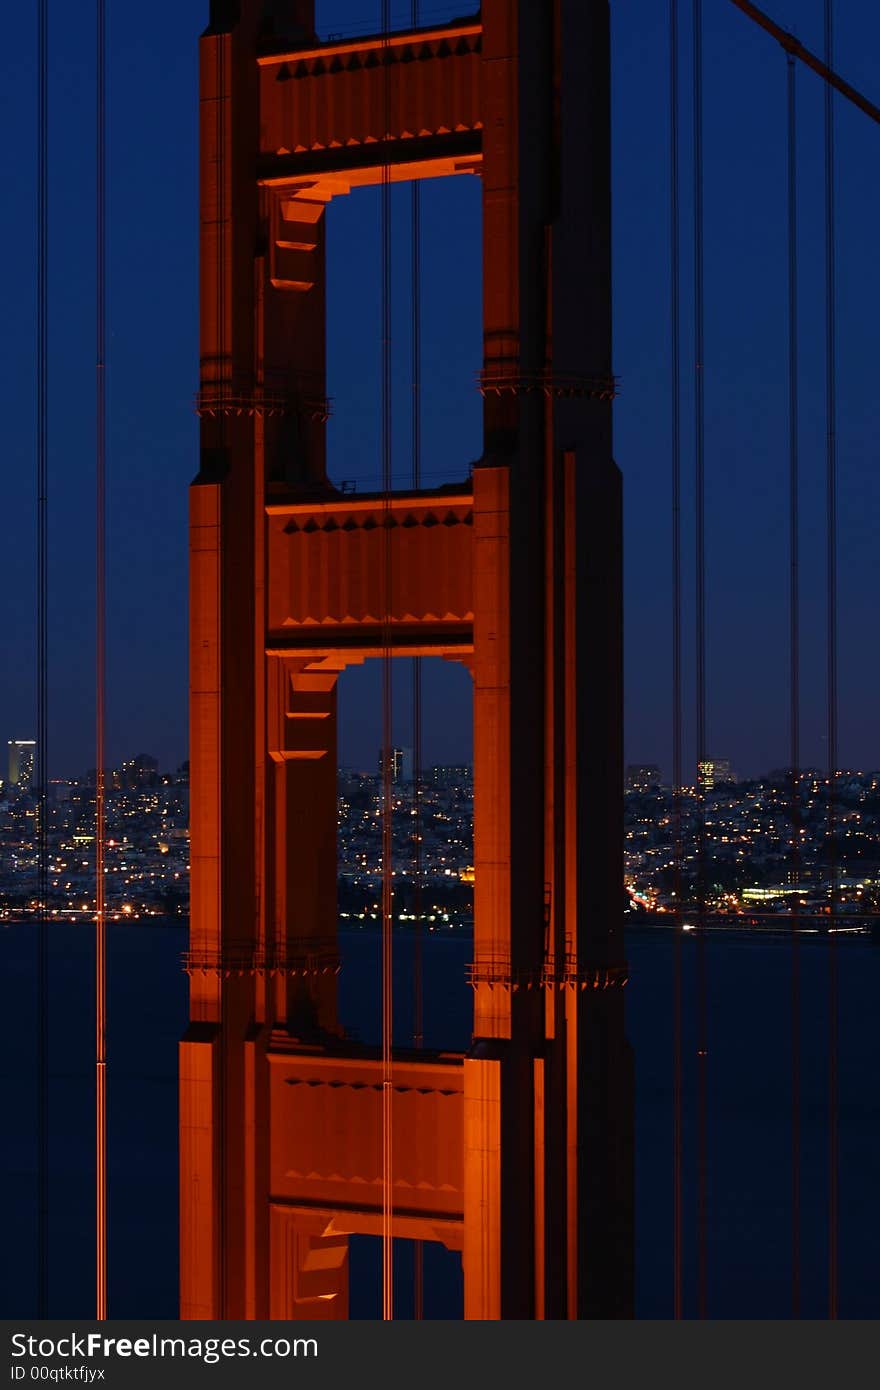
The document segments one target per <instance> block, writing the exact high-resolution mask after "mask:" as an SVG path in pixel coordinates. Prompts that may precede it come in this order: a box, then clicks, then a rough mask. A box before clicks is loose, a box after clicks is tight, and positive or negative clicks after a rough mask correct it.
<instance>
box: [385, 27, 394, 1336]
mask: <svg viewBox="0 0 880 1390" xmlns="http://www.w3.org/2000/svg"><path fill="white" fill-rule="evenodd" d="M390 28H391V5H390V0H382V57H383V60H384V88H385V103H384V105H385V112H384V116H385V119H384V130H383V143H384V144H385V145H386V149H385V150H384V151H383V163H382V496H383V513H384V515H383V522H384V526H383V538H384V544H383V569H384V583H383V614H382V616H383V628H384V631H383V634H382V647H383V651H382V1317H383V1319H384V1320H385V1321H386V1322H387V1321H391V1320H392V1319H393V1317H394V1291H393V1277H392V1276H393V1225H392V1222H393V1187H392V1181H393V1177H392V1140H393V1127H392V1112H391V1107H392V1101H393V1090H392V1056H391V1048H392V1041H393V1022H394V1021H393V994H392V940H391V931H392V909H393V888H392V877H391V874H392V864H391V859H392V852H393V840H392V813H393V808H392V803H391V788H392V766H391V740H392V703H391V460H392V452H391V168H390V165H389V163H388V155H387V141H388V136H389V132H390V128H391V82H390V77H391V73H390V60H391V49H390V44H389V31H390Z"/></svg>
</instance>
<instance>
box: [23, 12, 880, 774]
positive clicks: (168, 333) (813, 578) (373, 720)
mask: <svg viewBox="0 0 880 1390" xmlns="http://www.w3.org/2000/svg"><path fill="white" fill-rule="evenodd" d="M767 3H768V7H769V8H770V9H771V11H772V13H773V16H774V17H775V18H776V19H778V20H779V22H780V23H782V24H784V25H785V26H787V27H789V28H796V29H797V32H798V33H799V35H800V37H801V38H802V39H803V40H804V42H805V43H807V44H809V45H811V46H813V47H816V48H818V47H820V45H821V33H822V23H821V19H822V3H821V0H767ZM462 8H465V9H466V8H467V7H466V6H462V5H461V4H445V5H442V4H437V3H432V0H424V4H423V7H422V9H423V14H424V17H425V18H426V19H437V20H440V19H443V18H447V17H449V16H451V15H453V14H455V13H457V12H460V11H461V10H462ZM680 8H681V9H682V13H683V18H682V29H683V34H682V58H683V77H685V78H686V76H687V72H688V62H689V52H690V50H689V40H690V35H689V32H688V23H687V18H688V14H689V10H690V7H689V5H688V4H687V3H686V0H682V3H681V6H680ZM395 9H396V10H397V11H399V14H397V15H396V17H397V18H400V19H401V20H403V19H404V18H405V17H406V16H407V15H408V13H409V4H408V0H407V3H406V4H404V5H400V6H396V7H395ZM50 10H51V26H52V27H51V41H50V48H51V76H50V121H51V152H50V164H51V186H50V238H51V246H50V285H51V309H50V314H51V322H50V339H51V357H50V399H51V418H50V440H49V447H50V543H51V564H50V580H51V596H50V666H51V671H50V675H51V690H50V735H51V748H50V771H51V772H52V773H53V774H56V775H64V774H67V773H74V772H76V771H78V770H80V769H82V768H84V767H85V766H87V765H88V764H90V763H91V762H93V761H94V754H93V731H92V723H93V707H94V700H93V658H94V639H93V632H94V619H93V601H94V575H93V553H94V546H93V541H94V529H93V485H94V472H93V443H94V373H93V362H94V254H93V230H94V92H93V71H94V69H93V47H94V31H93V27H92V16H91V14H90V12H89V7H81V6H77V7H72V6H63V5H61V4H60V3H58V0H50ZM318 10H319V17H320V23H321V29H322V32H323V33H325V34H326V33H328V32H338V31H343V30H345V31H349V30H351V29H352V28H359V29H361V30H362V31H366V30H368V29H371V28H374V27H375V25H376V21H377V19H378V15H379V11H380V6H379V4H378V0H373V2H372V3H363V0H349V2H348V3H346V0H326V3H320V0H319V5H318ZM836 11H837V40H836V64H837V66H838V68H839V69H840V70H841V71H842V72H843V73H844V75H845V76H846V77H848V78H849V79H850V80H851V81H852V82H854V83H855V84H856V85H858V86H861V87H862V88H863V89H864V90H865V91H866V92H867V93H868V94H869V95H871V96H872V97H873V98H874V99H875V100H876V99H877V98H878V96H880V87H878V82H877V77H876V72H877V63H876V55H877V52H878V47H880V10H878V9H877V7H876V6H874V5H873V4H869V3H867V2H866V0H837V5H836ZM108 12H109V62H110V120H111V134H110V148H109V169H110V173H109V180H110V214H109V215H110V262H109V269H110V274H109V296H110V330H111V336H110V376H109V383H110V458H109V471H110V503H109V515H110V523H111V535H110V549H109V561H108V563H109V591H110V600H109V614H110V626H109V644H110V648H109V649H110V665H109V691H110V694H109V709H108V720H109V739H108V754H109V757H110V760H111V761H113V762H117V761H119V760H121V759H122V758H123V757H125V756H128V755H130V754H131V753H133V752H137V751H140V750H146V751H150V752H153V753H155V754H156V755H157V756H158V757H159V758H160V760H161V762H162V764H163V765H165V766H168V765H174V764H175V763H176V762H178V761H179V760H180V759H181V758H182V757H184V756H186V506H187V496H186V491H187V484H188V483H189V481H190V479H191V477H192V476H193V474H194V472H195V469H196V448H197V430H196V423H197V422H196V417H195V415H194V414H193V409H192V402H193V393H194V391H195V390H196V387H197V367H198V346H197V302H196V265H197V180H196V166H197V146H196V115H197V66H196V57H197V38H198V34H199V32H200V30H201V29H202V28H203V26H204V23H205V20H206V13H207V0H154V3H153V4H151V5H150V6H149V8H148V9H145V8H143V7H140V6H132V5H129V4H127V3H123V0H109V3H108ZM666 14H667V5H666V3H665V0H614V3H613V4H612V17H613V62H614V119H615V124H614V170H615V179H614V231H615V239H614V293H615V368H616V371H617V373H618V374H619V376H620V378H621V385H622V394H621V396H620V399H619V401H618V403H617V406H616V427H615V428H616V436H615V437H616V446H615V451H616V457H617V460H618V462H619V464H620V466H621V468H622V470H623V473H624V478H625V499H626V584H627V757H628V758H629V759H630V760H632V761H657V762H660V763H662V764H664V765H665V766H666V767H667V768H668V765H669V683H670V677H669V626H670V619H669V593H670V585H669V575H670V561H669V534H670V533H669V511H670V508H669V368H668V314H669V262H668V252H669V240H668V199H667V190H668V124H667V105H668V96H667V91H668V89H667V81H668V74H667V61H666V60H667V35H666ZM84 15H85V19H84V18H83V16H84ZM5 25H6V42H5V43H4V46H3V56H2V58H0V74H2V81H0V129H2V136H0V139H2V148H3V167H4V174H5V187H6V206H7V216H6V217H5V218H4V220H3V224H2V227H0V245H2V252H3V255H2V262H3V264H4V266H5V267H6V282H5V285H4V294H3V300H4V315H3V322H4V332H3V334H2V337H0V407H2V408H0V431H2V434H0V447H2V459H3V494H2V495H3V507H2V516H3V527H2V536H3V545H2V558H3V564H4V570H5V574H4V583H3V585H2V588H0V594H2V603H0V631H2V633H3V645H4V659H3V667H2V670H3V678H2V682H0V742H2V741H5V739H7V738H13V737H27V736H30V735H31V734H32V732H33V727H34V722H35V719H34V677H33V672H34V657H33V628H34V612H35V597H34V482H33V478H34V462H33V460H34V388H33V363H34V346H33V345H34V328H33V324H34V221H33V208H34V168H35V88H34V58H33V55H34V50H35V33H34V17H33V14H32V13H30V12H28V10H27V8H26V7H23V6H21V7H14V8H13V9H12V10H11V11H10V12H9V13H8V15H7V16H6V17H5ZM704 34H705V56H706V124H705V157H706V190H705V198H706V239H705V248H706V250H705V257H706V378H705V379H706V408H707V432H706V457H707V472H708V488H707V528H708V556H709V567H708V613H709V618H710V637H709V661H708V700H709V719H708V729H709V745H710V751H712V752H714V753H715V754H716V755H718V756H729V757H730V758H731V759H732V760H733V762H734V764H735V766H736V767H737V768H738V769H740V770H741V771H743V772H751V771H757V770H759V769H761V768H764V767H768V766H772V765H774V764H777V763H781V762H784V761H785V759H786V749H787V737H788V735H787V691H786V679H787V655H786V641H787V610H786V604H787V550H786V544H785V541H786V529H785V528H786V525H787V494H786V478H787V453H786V447H787V446H786V432H785V431H786V403H787V394H786V391H787V388H786V376H785V370H786V362H785V348H786V320H785V305H786V282H785V272H786V261H785V254H786V251H785V220H784V206H785V204H784V200H785V184H784V178H785V126H784V110H785V107H784V80H785V74H784V68H785V64H784V59H783V57H782V55H781V53H780V51H779V50H778V49H777V47H776V46H775V45H774V44H773V43H772V42H771V41H770V40H769V39H768V38H767V37H766V36H764V35H763V34H761V33H760V32H758V31H757V30H755V29H754V28H753V27H752V26H751V25H750V24H749V22H748V21H747V20H746V19H744V17H743V16H742V15H741V14H739V13H738V12H737V11H736V10H735V9H734V7H733V6H732V5H731V4H730V3H729V2H728V0H704ZM798 89H799V103H800V112H801V117H802V119H801V126H800V172H801V184H800V216H801V232H802V235H801V244H800V256H801V272H802V294H801V304H800V311H801V361H802V369H803V374H802V381H801V403H802V410H801V432H802V465H803V499H802V521H803V530H802V545H803V634H802V636H803V650H804V677H803V682H802V686H803V742H804V758H805V760H810V759H812V760H816V761H824V758H825V752H824V745H823V741H822V727H823V720H824V624H825V612H824V604H823V598H822V594H823V576H824V555H823V536H824V521H823V510H822V509H823V500H824V499H823V469H824V459H823V437H824V428H825V426H824V414H823V389H824V388H823V382H824V355H823V343H824V320H823V313H824V301H823V280H822V273H823V250H822V226H823V212H822V145H821V136H822V126H821V115H822V88H821V84H820V83H819V81H818V79H816V78H815V77H813V76H812V75H811V74H809V73H807V72H804V71H801V72H799V74H798ZM687 103H688V93H687V90H686V88H685V91H684V99H683V104H684V106H685V108H686V107H687ZM837 112H838V137H839V138H838V161H837V167H838V208H839V221H838V227H839V237H838V252H839V258H838V266H839V281H838V285H839V375H838V387H839V407H840V417H839V468H840V537H841V544H840V612H841V679H840V756H841V762H842V764H844V765H858V764H861V765H871V766H877V765H878V764H880V741H878V736H877V727H876V716H875V707H876V703H877V701H876V695H875V691H876V686H877V679H878V669H880V655H878V649H877V642H876V639H875V628H876V620H875V610H876V590H877V566H876V560H875V556H876V550H877V535H878V523H880V480H878V473H877V468H876V462H877V452H878V446H877V440H878V437H880V429H878V426H880V405H878V395H877V391H876V385H875V381H876V370H877V364H876V359H877V333H876V323H877V317H878V305H880V270H878V262H877V256H876V240H877V226H878V212H880V185H878V179H877V164H878V158H880V130H878V129H877V128H876V127H875V126H873V125H871V123H870V122H869V121H868V120H867V119H866V118H865V117H864V116H862V115H861V114H860V113H858V112H855V111H852V110H850V109H849V108H847V107H846V106H845V104H844V103H843V102H840V101H839V102H837ZM682 136H683V150H682V161H683V162H682V177H683V191H684V197H683V208H682V212H683V220H684V239H683V253H684V264H683V285H684V289H685V303H684V305H683V323H684V328H685V344H684V380H685V383H686V386H689V384H690V379H691V372H690V366H691V348H690V281H691V238H690V235H689V227H690V200H689V183H688V180H689V172H690V138H689V137H690V131H689V122H688V120H687V118H686V116H684V117H683V120H682ZM423 199H424V203H423V206H424V216H423V225H424V228H425V238H424V248H423V264H424V267H425V288H424V313H423V332H424V383H425V385H424V408H425V418H424V440H425V453H424V460H423V469H424V473H425V475H426V479H429V480H430V481H440V480H442V479H443V478H446V477H455V476H456V475H459V474H460V473H461V472H462V465H465V464H467V462H469V461H470V460H472V459H473V458H475V457H477V456H478V455H479V452H480V447H481V444H480V401H479V397H478V394H477V392H476V390H475V388H474V376H475V373H476V371H477V370H478V368H479V365H480V361H479V359H480V305H479V241H478V229H479V185H478V183H477V181H476V180H475V179H473V180H472V179H466V178H462V179H460V180H451V181H449V182H448V183H443V184H441V183H436V184H430V183H429V184H427V185H424V186H423ZM408 207H409V197H408V192H407V191H406V190H400V191H395V228H394V246H395V311H396V312H395V351H396V363H397V383H396V387H395V389H396V393H397V399H398V408H397V410H396V416H395V429H396V436H397V442H396V447H395V468H396V470H397V471H398V472H399V475H400V480H401V482H404V481H405V479H406V477H407V474H408V469H409V459H408V453H407V441H408V437H409V420H408V413H407V412H408V398H409V385H408V375H407V363H408V352H409V344H408V337H407V321H408V270H409V242H408ZM378 218H379V200H378V196H377V194H376V192H375V190H373V191H369V190H368V191H362V192H360V193H358V194H356V195H353V196H352V197H351V198H349V199H339V200H337V201H336V202H334V204H333V205H332V208H331V211H330V220H329V223H328V233H329V258H328V273H329V319H330V325H329V326H330V334H329V345H330V346H329V378H330V379H329V391H330V394H331V396H332V397H333V398H334V403H335V413H334V417H333V420H332V423H331V426H330V467H331V472H332V474H333V476H334V477H336V478H337V479H343V478H357V479H360V480H361V482H362V484H366V483H367V482H368V481H369V480H371V479H372V480H375V479H376V477H377V475H378V472H379V435H378V425H379V389H378V388H379V351H380V345H379V336H380V319H379V274H380V269H379V267H380V261H379V241H378V229H379V221H378ZM690 418H691V403H690V397H689V393H687V392H686V399H685V402H684V420H685V438H684V446H685V456H684V466H685V474H686V479H687V498H686V500H687V503H688V507H689V506H690V498H691V496H692V489H691V486H690V476H691V469H692V457H691V430H690V423H689V422H690ZM691 526H692V514H691V512H690V511H689V510H688V511H687V513H686V517H685V528H686V529H685V545H686V551H685V556H686V561H687V563H688V573H687V581H688V582H687V588H688V593H690V590H691V587H692V583H691V581H692V567H691V565H690V560H691V555H692V541H691V535H692V530H691ZM691 616H692V615H691V613H690V611H688V613H687V615H686V617H687V619H688V630H687V634H686V642H687V645H686V653H687V656H688V658H689V657H690V654H691V650H692V646H693V642H692V633H691V626H690V618H691ZM688 666H690V662H689V661H688ZM378 680H379V673H378V669H374V670H369V669H365V670H363V671H360V672H353V673H349V674H347V675H346V677H345V679H344V683H343V686H342V696H341V698H342V702H343V717H344V721H345V734H344V737H343V742H342V748H341V757H342V760H343V761H344V762H347V763H351V764H355V765H361V766H367V767H372V766H373V765H374V762H375V752H376V747H377V744H378V742H379V708H378ZM687 680H688V685H690V683H691V674H690V670H688V674H687ZM468 681H469V678H468V677H467V676H466V674H465V673H464V672H463V671H461V670H459V669H458V668H454V667H448V666H444V667H443V668H442V669H440V670H438V672H437V673H436V674H434V675H432V677H431V678H430V679H429V680H428V681H427V682H426V696H425V720H424V722H425V752H426V757H427V759H428V760H429V761H435V760H436V761H440V760H442V761H446V760H454V759H455V760H457V759H461V758H464V757H467V756H468V755H469V751H470V738H469V730H468V721H469V702H470V694H469V686H468ZM408 703H409V702H408V697H407V688H406V684H405V679H404V676H403V673H402V676H401V682H400V684H399V695H398V700H397V707H398V714H399V719H398V721H397V723H398V728H397V734H396V736H397V738H398V739H399V741H401V742H404V743H405V742H407V738H408V727H407V726H408ZM691 735H692V729H691V727H690V723H689V727H688V738H689V740H690V741H689V743H688V745H687V747H688V762H690V760H691V750H692V748H693V743H692V739H691Z"/></svg>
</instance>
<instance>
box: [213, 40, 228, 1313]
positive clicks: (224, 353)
mask: <svg viewBox="0 0 880 1390" xmlns="http://www.w3.org/2000/svg"><path fill="white" fill-rule="evenodd" d="M231 42H232V40H231V38H226V37H224V36H222V35H218V36H217V38H216V39H215V44H216V49H215V52H216V55H217V56H216V62H215V68H214V90H215V94H216V96H215V102H214V109H215V112H216V117H215V120H216V124H215V127H214V136H215V141H216V162H215V169H216V174H215V177H216V180H217V195H216V196H217V366H216V369H215V370H216V388H215V389H216V390H217V394H218V409H217V420H218V426H217V436H216V444H217V447H218V448H219V449H220V451H221V453H222V452H224V451H225V450H226V449H227V447H228V445H229V430H228V425H227V420H228V415H227V410H228V400H229V396H230V395H231V389H230V388H231V382H232V360H231V353H229V352H228V349H229V347H230V343H229V335H228V333H227V330H226V313H227V298H228V296H227V294H226V273H227V272H226V253H227V237H226V219H227V216H228V215H229V200H228V198H227V191H226V189H227V167H226V161H227V158H228V152H227V148H226V145H227V142H226V120H227V104H228V103H227V88H226V64H227V61H228V59H227V54H228V53H229V48H228V47H227V45H230V44H231ZM227 358H228V360H227ZM222 525H223V519H222V512H221V544H223V543H224V541H225V538H223V537H222ZM221 583H222V572H221ZM224 598H225V595H221V602H223V601H224ZM222 659H223V658H222V655H221V663H222ZM221 672H222V665H221ZM221 679H222V674H221ZM222 744H223V730H222V727H221V728H220V730H219V733H218V741H217V747H216V753H215V756H216V758H217V765H218V767H219V766H220V765H221V760H222V757H223V746H222ZM220 833H221V836H222V820H221V831H220ZM220 895H221V904H222V901H223V882H222V866H221V884H220ZM218 928H219V932H218V935H219V941H218V945H219V950H220V963H221V967H222V962H223V959H224V953H225V950H226V938H225V934H224V921H223V910H222V906H221V909H220V921H219V923H218ZM217 994H218V1007H219V1014H220V1032H219V1045H218V1050H219V1058H218V1066H219V1072H220V1085H219V1087H218V1091H217V1121H218V1126H219V1129H220V1155H219V1159H220V1161H219V1169H220V1171H219V1174H218V1187H219V1189H220V1203H219V1207H220V1210H219V1219H218V1226H219V1241H218V1244H219V1247H220V1256H219V1266H220V1269H219V1275H220V1279H219V1283H220V1314H221V1316H225V1315H226V1307H227V1298H226V1290H227V1284H228V1278H227V1275H228V1267H227V1248H226V1247H227V1241H226V1236H227V1224H228V1223H227V1192H226V1188H227V1169H228V1164H227V1156H226V1126H227V1114H228V1106H227V1097H226V1077H227V1061H228V1054H229V1048H228V1044H227V1036H226V1032H227V1030H226V1026H225V1023H226V1020H225V1012H226V979H225V975H224V972H223V969H222V968H221V969H220V971H219V972H218V980H217Z"/></svg>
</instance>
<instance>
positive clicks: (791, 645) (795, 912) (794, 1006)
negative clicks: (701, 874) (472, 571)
mask: <svg viewBox="0 0 880 1390" xmlns="http://www.w3.org/2000/svg"><path fill="white" fill-rule="evenodd" d="M786 95H787V108H788V486H789V494H788V498H789V500H788V545H789V603H788V619H789V642H788V658H789V680H788V691H789V765H790V772H789V775H790V779H791V860H790V862H791V878H792V886H793V888H794V889H795V890H796V891H795V892H794V893H793V894H792V897H791V1134H792V1141H791V1312H792V1317H794V1318H797V1317H800V1302H801V1292H800V1283H801V1159H800V1134H801V1051H800V1048H801V1032H800V1030H801V1005H800V900H799V890H800V879H801V800H800V798H801V775H800V761H801V751H800V576H799V570H800V537H799V519H798V512H799V477H798V472H799V470H798V302H797V300H798V264H797V106H796V70H795V60H794V57H793V56H792V54H790V53H789V54H788V55H787V56H786Z"/></svg>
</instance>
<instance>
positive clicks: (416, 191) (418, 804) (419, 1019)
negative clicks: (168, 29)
mask: <svg viewBox="0 0 880 1390" xmlns="http://www.w3.org/2000/svg"><path fill="white" fill-rule="evenodd" d="M410 19H411V22H412V27H413V29H415V28H416V27H417V25H418V22H419V0H412V9H411V15H410ZM411 196H412V229H411V231H412V322H411V334H412V439H411V447H412V485H413V489H414V490H415V489H418V488H419V487H421V483H422V284H421V280H422V263H421V250H422V248H421V235H422V207H421V188H420V186H419V181H418V179H413V183H412V189H411ZM412 743H413V749H412V793H413V807H412V809H413V816H412V825H413V908H412V916H414V917H415V933H414V937H413V1042H414V1044H415V1046H416V1047H417V1048H420V1047H423V1046H424V1041H425V1037H424V1033H425V1025H424V981H423V963H422V950H423V937H422V659H421V657H419V656H415V657H413V663H412ZM424 1272H425V1261H424V1246H423V1244H422V1242H421V1241H420V1240H417V1241H416V1242H415V1244H414V1249H413V1315H414V1317H415V1318H416V1320H417V1321H420V1320H421V1319H422V1318H423V1316H424V1303H425V1292H424V1287H425V1281H424Z"/></svg>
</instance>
